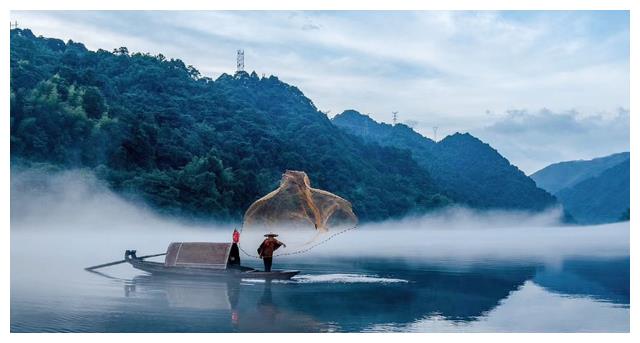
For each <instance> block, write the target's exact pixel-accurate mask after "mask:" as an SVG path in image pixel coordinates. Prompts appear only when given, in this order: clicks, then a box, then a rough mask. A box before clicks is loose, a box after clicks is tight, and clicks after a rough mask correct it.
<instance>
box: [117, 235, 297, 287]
mask: <svg viewBox="0 0 640 343" xmlns="http://www.w3.org/2000/svg"><path fill="white" fill-rule="evenodd" d="M232 250H234V253H233V254H232V253H231V252H232ZM164 255H165V261H164V263H161V262H152V261H146V260H145V259H144V258H143V257H137V256H136V251H135V250H127V251H125V254H124V259H125V261H126V262H128V263H129V264H131V266H133V267H134V268H136V269H140V270H142V271H145V272H148V273H151V274H154V275H179V276H190V277H214V278H242V279H269V280H274V279H275V280H287V279H291V278H292V277H293V276H295V275H297V274H298V273H300V271H298V270H272V271H270V272H265V271H260V270H257V269H254V268H250V267H245V266H241V265H240V264H239V263H236V262H237V261H239V259H240V256H239V254H238V253H237V247H235V248H234V247H233V244H232V243H205V242H177V243H171V244H170V245H169V247H168V248H167V252H166V253H165V254H164ZM234 255H235V256H234Z"/></svg>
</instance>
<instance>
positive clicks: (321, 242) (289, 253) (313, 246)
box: [238, 225, 358, 259]
mask: <svg viewBox="0 0 640 343" xmlns="http://www.w3.org/2000/svg"><path fill="white" fill-rule="evenodd" d="M357 227H358V225H354V226H352V227H350V228H348V229H344V230H342V231H338V232H336V233H334V234H332V235H330V236H329V237H327V238H325V239H324V240H322V241H320V242H318V243H316V244H313V245H311V246H310V247H308V248H305V249H301V250H297V251H294V252H287V253H284V254H278V255H273V256H274V257H280V256H291V255H299V254H303V253H306V252H309V251H310V250H311V249H313V248H315V247H317V246H319V245H322V244H324V243H327V242H328V241H329V240H331V239H332V238H333V237H335V236H338V235H341V234H343V233H345V232H347V231H351V230H353V229H355V228H357ZM243 229H244V228H243V227H241V228H240V237H242V230H243ZM238 248H240V251H242V252H243V253H244V254H245V255H247V256H249V257H253V258H257V259H260V256H257V255H252V254H249V253H248V252H246V251H245V250H244V249H242V246H241V245H240V244H238Z"/></svg>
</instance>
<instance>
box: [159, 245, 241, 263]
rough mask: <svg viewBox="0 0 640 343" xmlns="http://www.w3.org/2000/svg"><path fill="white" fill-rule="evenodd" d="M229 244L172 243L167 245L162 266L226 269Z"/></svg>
mask: <svg viewBox="0 0 640 343" xmlns="http://www.w3.org/2000/svg"><path fill="white" fill-rule="evenodd" d="M230 250H231V243H206V242H174V243H171V244H169V247H168V248H167V255H166V256H165V259H164V265H165V266H167V267H194V268H211V269H227V261H228V259H229V251H230Z"/></svg>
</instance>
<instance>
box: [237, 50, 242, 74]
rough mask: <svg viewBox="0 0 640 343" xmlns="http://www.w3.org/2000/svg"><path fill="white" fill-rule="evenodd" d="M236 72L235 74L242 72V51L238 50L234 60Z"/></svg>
mask: <svg viewBox="0 0 640 343" xmlns="http://www.w3.org/2000/svg"><path fill="white" fill-rule="evenodd" d="M236 62H237V66H238V68H237V70H236V72H240V71H244V50H242V49H238V57H237V58H236Z"/></svg>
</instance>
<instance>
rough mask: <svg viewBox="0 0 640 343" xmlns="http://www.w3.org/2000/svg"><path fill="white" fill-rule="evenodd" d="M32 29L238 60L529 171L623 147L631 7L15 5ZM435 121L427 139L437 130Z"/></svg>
mask: <svg viewBox="0 0 640 343" xmlns="http://www.w3.org/2000/svg"><path fill="white" fill-rule="evenodd" d="M11 20H17V21H18V24H19V26H20V27H22V28H29V29H31V30H32V31H33V32H34V34H36V35H43V36H47V37H55V38H61V39H64V40H68V39H72V40H74V41H79V42H82V43H84V44H85V45H86V46H87V48H89V49H92V50H96V49H99V48H102V49H105V50H112V49H113V48H117V47H120V46H126V47H127V48H128V49H129V51H130V52H149V53H151V54H158V53H162V54H163V55H165V56H167V57H168V58H180V59H182V60H183V61H184V62H185V63H186V64H190V65H193V66H195V67H196V68H197V69H198V70H200V72H201V73H202V74H203V75H205V76H209V77H212V78H214V79H215V78H217V77H218V76H219V75H220V74H222V73H233V72H235V68H236V50H237V49H244V51H245V69H246V70H247V71H254V70H255V71H256V72H257V73H258V74H259V75H262V74H263V73H264V74H265V75H267V76H269V75H276V76H278V77H279V78H280V79H281V80H283V81H285V82H287V83H290V84H292V85H295V86H297V87H298V88H300V90H302V91H303V92H304V93H305V95H306V96H307V97H309V98H310V99H311V100H312V101H313V102H314V104H315V105H316V106H317V107H318V109H320V110H322V111H324V112H326V111H330V112H328V113H329V116H334V115H336V114H338V113H341V112H342V111H344V110H346V109H356V110H358V111H360V112H362V113H366V114H369V115H370V116H371V117H373V118H374V119H375V120H377V121H383V122H388V123H389V122H391V120H392V112H393V111H398V119H399V122H402V123H405V124H407V125H410V126H412V127H413V128H414V129H415V130H416V131H418V132H420V133H422V134H423V135H425V136H427V137H429V138H436V139H437V140H440V139H442V138H443V137H444V136H446V135H449V134H452V133H455V132H470V133H471V134H473V135H475V136H477V137H479V138H481V139H482V140H483V141H485V142H486V143H489V144H490V145H491V146H493V147H494V148H496V149H497V150H498V151H499V152H500V153H501V154H503V155H504V156H505V157H506V158H507V159H509V160H510V161H511V163H512V164H514V165H516V166H518V167H519V168H520V169H521V170H523V171H524V172H525V173H527V174H530V173H532V172H535V171H536V170H538V169H540V168H543V167H545V166H546V165H548V164H550V163H555V162H559V161H565V160H574V159H590V158H594V157H599V156H604V155H608V154H611V153H615V152H620V151H628V150H629V116H630V111H629V107H630V105H629V98H630V90H629V83H630V74H629V13H628V12H627V11H503V12H492V11H480V12H477V11H453V12H442V11H391V12H389V11H387V12H384V11H383V12H379V11H313V12H310V11H307V12H289V11H255V12H247V11H185V12H167V11H155V12H153V11H148V12H134V11H102V12H98V11H95V12H86V11H49V12H34V11H29V12H25V11H19V12H16V11H14V12H12V13H11ZM435 126H437V127H438V131H437V135H436V136H435V137H434V131H433V127H435Z"/></svg>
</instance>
